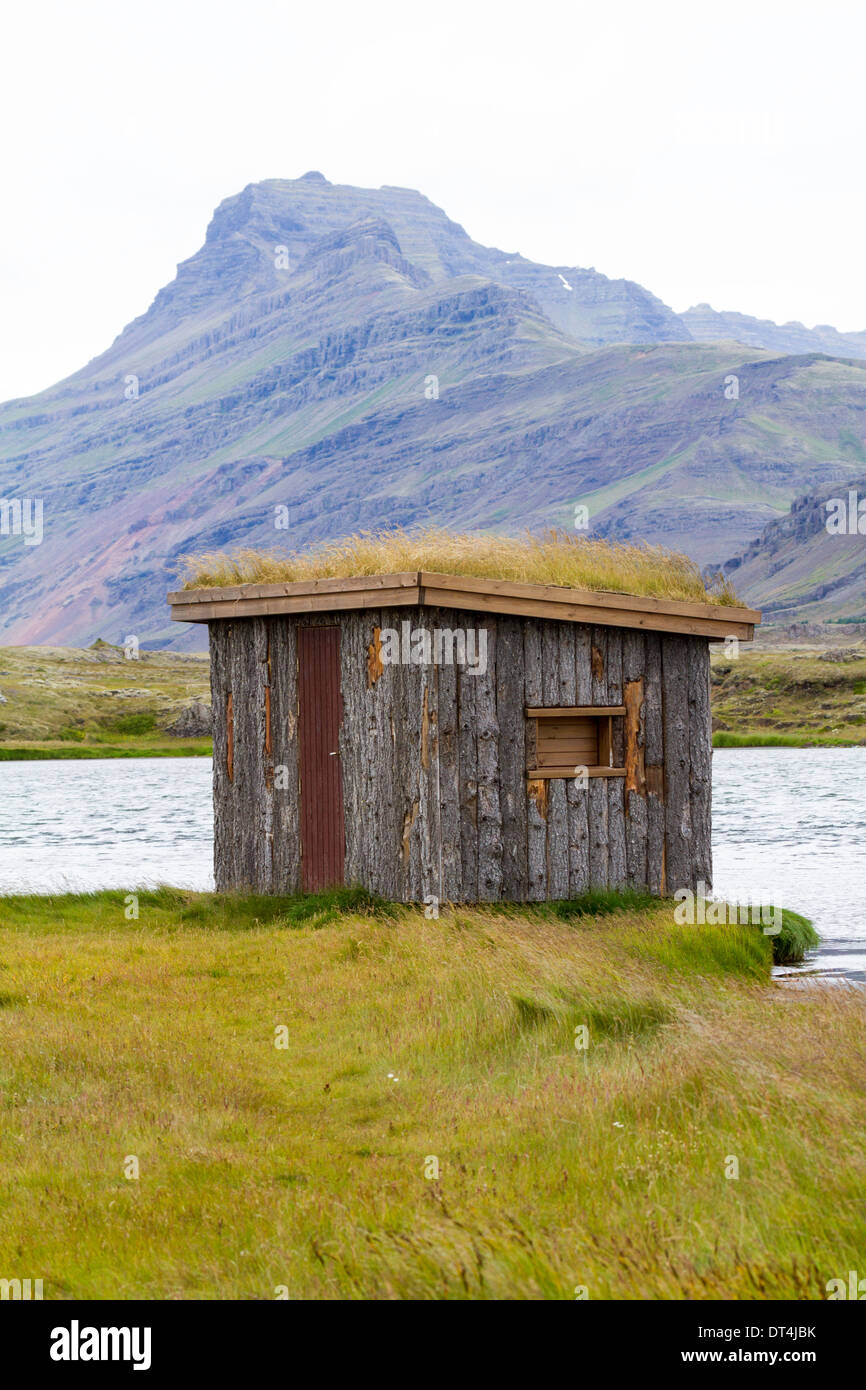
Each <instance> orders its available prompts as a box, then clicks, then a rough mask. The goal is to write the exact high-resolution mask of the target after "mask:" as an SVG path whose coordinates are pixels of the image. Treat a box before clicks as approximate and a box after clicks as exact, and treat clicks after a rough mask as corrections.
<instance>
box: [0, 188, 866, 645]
mask: <svg viewBox="0 0 866 1390" xmlns="http://www.w3.org/2000/svg"><path fill="white" fill-rule="evenodd" d="M864 385H866V362H861V361H857V360H846V361H838V360H833V359H831V358H827V357H825V356H821V355H819V354H816V353H814V352H810V353H806V354H790V353H778V352H771V351H768V350H766V349H765V348H762V347H758V346H746V347H744V346H740V345H738V344H736V343H732V342H730V341H725V342H713V343H709V344H706V343H699V342H697V341H695V339H694V336H693V335H692V332H691V330H690V329H688V328H687V327H686V326H685V325H684V324H683V321H682V320H681V319H679V318H678V317H677V315H675V314H674V313H673V311H672V310H670V309H669V308H667V306H665V305H664V304H662V303H661V301H660V300H658V299H656V298H655V297H654V296H653V295H651V294H649V293H648V292H647V291H646V290H643V289H642V288H641V287H640V286H639V285H636V284H634V283H632V282H630V281H626V280H608V279H606V278H605V277H604V276H603V275H600V274H598V272H596V271H594V270H581V269H579V268H576V267H573V266H561V267H549V266H543V265H539V264H536V263H534V262H531V261H527V260H526V259H525V258H523V257H522V256H519V255H517V254H516V253H512V254H508V253H505V252H502V251H497V250H493V249H490V248H487V247H483V246H480V245H479V244H478V243H476V242H474V241H473V240H472V239H471V238H470V237H469V236H467V234H466V232H465V231H464V230H463V229H462V228H461V227H459V226H458V225H457V224H456V223H454V222H452V221H451V220H450V219H449V218H448V217H447V216H446V215H445V213H444V212H442V211H441V210H440V209H438V208H436V207H435V206H434V205H433V204H432V203H430V202H429V201H428V200H427V199H426V198H424V197H422V196H421V195H420V194H419V193H415V192H413V191H412V190H410V189H400V188H390V187H385V188H382V189H378V190H372V189H357V188H351V187H345V186H338V185H333V184H330V183H328V181H327V180H326V179H324V178H323V176H322V175H321V174H318V173H310V174H307V175H305V176H304V177H303V178H302V179H296V180H269V181H267V182H264V183H259V184H254V185H250V186H249V187H247V188H246V189H244V190H243V192H241V193H240V194H238V195H236V196H235V197H232V198H229V199H227V200H226V201H225V202H223V203H221V204H220V206H219V207H218V208H217V210H216V212H215V214H214V217H213V219H212V221H211V223H210V226H209V227H208V229H207V234H206V237H205V242H204V245H203V246H202V248H201V250H199V251H198V252H197V253H196V254H195V255H194V256H192V257H191V258H190V259H189V260H187V261H185V262H183V263H182V264H181V265H180V266H179V267H178V271H177V275H176V277H175V279H174V280H173V281H172V282H171V284H169V285H167V286H166V287H165V288H164V289H162V290H160V291H159V293H158V294H157V296H156V298H155V300H154V302H153V304H152V305H151V306H150V308H149V309H148V311H147V313H145V314H143V315H142V316H141V317H140V318H137V319H135V320H134V321H133V322H132V323H131V324H129V325H128V327H127V328H125V329H124V330H123V332H122V333H121V334H120V335H119V337H118V338H117V339H116V340H115V342H114V343H113V344H112V345H111V347H110V348H108V350H107V351H106V352H105V353H103V354H102V355H101V356H100V357H97V358H95V359H94V360H93V361H92V362H90V363H88V365H87V366H86V367H84V368H83V369H82V370H81V371H79V372H77V373H75V374H74V375H73V376H71V377H69V378H67V379H66V380H65V381H62V382H60V383H59V384H58V385H57V386H54V387H51V388H49V389H48V390H46V391H44V392H42V393H40V394H39V395H38V396H35V397H31V398H28V399H22V400H17V401H12V402H9V403H7V404H6V405H4V406H2V407H0V498H5V499H6V500H7V503H8V502H9V501H10V499H11V500H12V501H13V502H14V501H15V500H16V499H17V500H18V501H21V500H22V499H42V501H43V506H44V539H43V541H42V544H40V545H30V544H27V543H26V540H27V538H26V537H25V536H23V535H20V534H14V533H13V534H6V535H0V614H2V626H0V631H2V633H3V640H4V641H5V642H7V643H49V642H50V643H55V644H63V645H74V644H85V643H88V642H90V641H91V640H93V639H94V638H95V637H97V636H101V637H103V638H106V639H109V640H112V641H118V640H119V641H122V640H123V639H124V638H125V637H126V636H127V635H129V634H135V635H137V636H138V637H139V638H140V640H141V641H142V642H143V643H145V644H150V645H166V644H172V645H174V646H193V645H196V644H200V642H201V641H202V639H203V634H202V633H201V632H200V631H199V630H192V631H189V630H185V629H182V628H178V627H177V626H176V625H172V624H171V623H170V622H169V621H168V619H167V615H166V609H165V604H164V598H165V591H166V589H167V588H168V587H170V586H171V584H172V583H173V582H174V572H175V570H176V568H177V565H178V562H179V559H180V557H181V556H182V555H183V554H184V553H186V552H189V551H195V550H200V549H213V548H222V547H226V546H232V545H236V544H249V545H256V546H260V547H261V546H264V547H272V546H275V545H278V546H279V545H282V546H285V545H287V544H288V545H292V546H294V545H302V544H306V543H307V542H309V541H314V540H316V539H320V538H324V537H328V536H335V535H339V534H343V533H345V532H347V531H349V530H353V529H358V528H364V527H379V526H382V525H389V524H393V523H398V522H399V523H411V522H413V521H416V520H420V521H424V520H435V521H438V522H443V523H447V524H452V525H456V526H460V527H479V528H480V527H489V528H495V529H500V530H516V529H522V528H523V527H526V526H530V527H533V528H540V527H544V526H550V525H565V526H571V525H572V524H573V520H574V515H575V511H574V508H575V504H578V503H582V504H585V505H586V506H587V507H588V509H589V513H590V528H591V530H592V531H593V532H595V533H597V534H606V535H612V536H618V537H622V538H626V537H632V538H633V537H645V538H647V539H649V540H653V541H660V542H664V543H665V544H669V545H672V546H675V547H678V548H682V549H685V550H687V551H689V552H690V553H691V554H693V555H694V556H695V557H696V558H697V559H698V560H699V561H700V562H701V563H711V562H712V563H718V562H721V561H722V560H724V559H725V557H726V556H728V555H731V554H733V553H735V552H738V551H739V550H741V549H742V547H743V546H744V545H745V544H746V543H748V541H749V540H750V539H751V538H752V537H754V536H756V535H757V534H758V533H759V532H761V530H762V529H763V528H764V527H765V526H766V525H767V523H768V522H770V521H772V520H773V519H774V518H777V517H779V516H781V515H784V514H785V513H787V511H788V509H789V507H790V505H791V502H792V501H793V500H794V499H795V498H796V497H797V496H798V495H803V494H805V493H810V492H813V491H815V490H816V489H819V488H820V487H822V486H823V485H825V484H827V483H835V482H837V481H838V482H839V483H840V484H841V483H842V482H844V481H845V480H846V479H850V478H853V477H856V476H858V475H862V474H863V472H864V470H866V452H864V445H863V428H862V425H863V406H862V401H863V399H864V392H863V388H864ZM4 516H5V518H6V522H7V524H6V528H5V529H6V530H7V531H9V530H10V529H11V530H12V531H13V532H14V530H15V527H14V525H10V520H9V519H10V517H12V520H13V521H14V516H13V514H12V513H11V512H10V510H9V508H8V507H7V509H6V511H5V512H0V529H2V523H3V520H4ZM286 518H288V523H289V529H288V530H286V529H278V523H281V522H282V521H283V520H285V519H286ZM747 596H749V595H747Z"/></svg>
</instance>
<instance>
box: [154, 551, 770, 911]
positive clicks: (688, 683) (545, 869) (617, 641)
mask: <svg viewBox="0 0 866 1390" xmlns="http://www.w3.org/2000/svg"><path fill="white" fill-rule="evenodd" d="M169 603H170V605H171V611H172V617H173V618H175V619H176V620H177V621H180V622H205V623H207V624H208V625H209V629H210V651H211V687H212V694H213V727H214V775H213V778H214V780H213V787H214V813H215V844H214V863H215V875H216V885H217V888H218V889H219V890H226V889H251V890H255V891H257V892H264V893H271V892H273V893H292V892H297V891H315V890H318V889H321V888H324V887H326V886H329V885H333V884H342V883H346V884H360V885H363V886H364V887H366V888H368V889H370V890H371V891H373V892H376V893H379V894H381V895H382V896H384V897H386V898H391V899H396V900H399V901H403V902H407V901H425V900H426V901H428V902H432V901H436V902H477V901H482V902H495V901H497V900H506V901H532V900H540V899H545V898H551V899H553V898H567V897H574V896H576V895H578V894H580V893H582V892H584V891H586V889H588V888H589V887H590V886H611V887H618V886H624V885H633V886H634V887H641V888H643V887H646V888H648V889H650V890H651V891H652V892H654V893H673V892H674V891H675V890H676V889H678V888H692V889H695V888H696V887H697V885H698V883H700V882H703V883H705V884H708V885H709V884H710V883H711V881H712V863H711V852H710V831H711V759H712V752H711V718H710V667H709V643H710V642H711V641H722V640H725V639H728V638H737V639H739V640H746V641H747V640H749V639H750V638H751V637H752V635H753V631H754V624H755V623H756V622H759V621H760V614H758V613H756V612H754V611H752V610H751V609H747V608H735V607H730V606H720V605H718V604H710V603H696V602H685V601H680V600H663V599H657V598H647V597H632V596H628V595H623V594H615V593H592V592H585V591H582V590H575V589H564V588H557V587H553V586H548V585H543V584H517V583H508V582H504V581H499V580H490V579H477V578H462V577H458V576H454V575H443V574H432V573H427V572H425V571H417V570H415V571H411V572H408V573H401V574H382V575H376V576H372V577H371V576H366V577H363V578H351V579H315V580H309V581H304V582H291V583H275V584H245V585H240V586H237V587H234V588H201V589H187V590H181V591H179V592H176V593H172V594H170V595H169Z"/></svg>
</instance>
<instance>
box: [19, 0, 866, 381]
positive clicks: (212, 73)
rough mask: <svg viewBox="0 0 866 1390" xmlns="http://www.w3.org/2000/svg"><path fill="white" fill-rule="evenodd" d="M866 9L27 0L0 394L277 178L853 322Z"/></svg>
mask: <svg viewBox="0 0 866 1390" xmlns="http://www.w3.org/2000/svg"><path fill="white" fill-rule="evenodd" d="M864 40H866V7H864V6H863V4H862V0H851V2H850V3H843V0H823V3H822V4H820V5H815V4H814V3H812V0H809V3H804V0H720V3H710V0H685V3H680V0H638V2H637V3H635V2H634V0H593V3H585V0H562V3H551V0H532V3H526V2H525V0H524V3H520V4H514V3H511V0H485V3H483V4H482V3H478V0H456V2H455V0H433V3H414V4H413V3H412V0H396V2H395V0H367V3H364V0H343V2H342V3H340V4H338V5H337V4H328V3H318V4H317V3H316V0H313V3H312V4H310V3H305V4H304V5H298V4H295V3H292V0H282V2H281V3H271V0H231V3H226V0H206V3H205V2H204V0H147V3H144V4H131V3H124V0H75V3H70V0H48V3H46V2H45V0H42V2H41V3H40V0H28V2H27V3H26V4H17V5H9V6H7V7H6V9H5V13H4V18H3V31H2V52H0V116H2V132H3V136H2V138H3V146H2V148H3V165H2V192H3V208H2V215H0V304H2V318H0V324H2V333H0V339H2V343H0V399H7V398H8V397H10V396H13V395H21V394H25V393H30V392H34V391H38V390H40V389H42V388H43V387H45V386H48V385H49V384H51V383H52V382H54V381H56V380H58V379H59V378H61V377H63V376H65V375H67V374H68V373H70V372H72V371H74V370H76V369H77V368H78V367H80V366H83V364H84V363H85V362H86V361H87V360H88V359H89V358H90V357H92V356H94V355H95V354H96V353H98V352H100V351H102V349H103V348H105V347H107V346H108V344H109V343H110V342H111V340H112V339H113V338H114V337H115V336H116V334H117V333H118V332H119V331H120V329H121V328H122V327H123V326H124V324H126V323H127V322H128V321H129V320H130V319H131V318H133V317H135V315H137V314H139V313H141V312H143V311H144V310H145V309H146V308H147V306H148V304H149V303H150V301H151V300H152V298H153V296H154V294H155V293H156V291H157V290H158V289H159V288H160V287H161V286H162V285H163V284H165V283H166V282H167V281H168V280H170V279H171V278H172V276H173V274H174V269H175V265H176V263H177V262H178V261H180V260H183V259H184V258H186V257H187V256H189V255H191V254H192V253H193V252H194V251H195V250H196V249H197V248H198V247H199V246H200V245H201V243H202V241H203V239H204V232H205V227H206V225H207V222H208V220H209V218H210V214H211V212H212V210H213V208H214V207H215V206H216V204H217V203H218V202H219V201H220V200H221V199H222V198H224V197H227V196H228V195H229V194H232V193H236V192H238V191H239V190H240V189H241V188H242V187H243V186H244V185H245V184H247V183H250V182H252V181H254V180H257V179H263V178H295V177H298V176H299V175H301V174H303V173H305V172H306V171H307V170H308V169H319V170H321V171H322V172H323V173H324V174H325V176H326V177H327V178H329V179H330V180H331V181H332V182H335V183H353V184H360V185H365V186H373V187H378V186H379V185H380V184H383V183H391V184H402V185H406V186H409V187H413V188H418V189H420V190H421V191H422V192H423V193H425V194H426V195H427V196H428V197H429V198H431V199H432V200H433V201H434V202H436V203H438V204H439V205H440V206H442V207H443V208H444V209H445V210H446V212H448V214H449V215H450V216H451V217H453V218H454V219H455V220H456V221H457V222H460V223H462V225H463V226H464V227H465V228H466V230H467V231H468V232H469V233H470V235H471V236H473V237H475V238H476V239H477V240H479V241H482V242H486V243H487V244H490V245H494V246H499V247H501V248H502V249H504V250H508V251H521V252H522V253H523V254H524V255H526V256H530V257H532V258H533V259H536V260H540V261H545V262H551V263H553V264H566V265H581V266H595V267H596V269H598V270H601V271H603V272H604V273H605V274H607V275H613V276H618V275H625V276H628V277H629V278H630V279H633V280H637V281H639V282H640V283H641V284H643V285H645V286H646V287H647V288H648V289H650V290H652V291H653V292H654V293H655V294H657V295H659V296H660V297H661V298H662V299H664V300H666V301H667V302H668V303H669V304H671V305H672V306H673V307H674V308H675V309H680V310H682V309H685V308H687V307H688V306H689V305H690V304H694V303H698V302H700V301H708V302H709V303H711V304H712V305H713V307H714V308H727V309H738V310H740V311H742V312H744V313H752V314H756V315H758V316H760V317H766V318H773V319H776V320H778V321H785V320H787V319H800V320H802V321H803V322H805V323H807V324H808V325H810V326H811V325H812V324H814V323H821V322H823V323H833V324H835V325H836V327H839V328H843V329H866V277H864V275H863V273H862V259H863V246H864V217H863V213H864V202H866V194H864V183H866V180H864V163H866V158H864V149H866V145H864V138H863V137H864V123H866V116H864V110H866V105H864V95H863V93H864V86H863V63H864V46H866V45H864Z"/></svg>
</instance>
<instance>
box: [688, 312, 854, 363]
mask: <svg viewBox="0 0 866 1390" xmlns="http://www.w3.org/2000/svg"><path fill="white" fill-rule="evenodd" d="M679 317H680V322H681V323H682V324H683V325H684V326H685V327H686V328H687V329H688V331H689V333H690V334H691V336H692V337H693V338H694V339H695V340H696V341H697V342H702V343H717V342H725V341H727V342H737V343H744V344H745V345H746V346H749V347H763V348H769V349H770V351H771V352H786V353H788V352H824V353H827V354H829V356H831V357H866V333H840V332H839V330H838V329H837V328H832V327H831V326H830V325H829V324H827V323H819V324H818V325H817V326H816V327H815V328H806V327H805V326H804V325H803V324H802V323H782V324H778V323H771V321H770V320H769V319H754V318H750V317H749V315H748V314H732V313H717V312H716V310H715V309H711V308H710V306H709V304H696V305H695V306H694V307H693V308H691V309H687V310H686V312H685V313H684V314H680V316H679Z"/></svg>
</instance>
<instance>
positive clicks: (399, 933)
mask: <svg viewBox="0 0 866 1390" xmlns="http://www.w3.org/2000/svg"><path fill="white" fill-rule="evenodd" d="M588 908H589V902H588V901H586V900H584V901H583V903H581V904H578V905H575V906H573V907H569V906H567V905H553V906H548V905H539V906H537V907H536V906H534V907H532V908H516V907H509V908H505V909H503V910H499V909H498V908H494V907H490V908H489V909H480V908H479V909H469V908H462V909H460V910H459V911H454V912H450V911H448V912H443V913H442V916H441V917H440V918H439V919H438V920H435V919H433V920H428V919H427V918H426V917H425V916H424V914H423V912H422V911H421V910H420V909H417V910H416V909H412V908H402V907H395V906H394V905H392V904H387V903H382V902H380V901H378V900H377V899H375V898H371V897H370V896H369V895H368V894H366V893H363V892H361V891H360V890H344V891H341V892H339V893H332V894H327V895H323V896H322V897H318V898H311V899H303V898H267V897H231V896H228V897H226V896H223V897H220V896H217V895H213V894H193V893H184V892H180V891H177V890H172V889H161V890H158V891H154V892H141V893H139V894H138V901H137V910H138V916H137V918H136V917H134V918H133V920H128V919H127V916H126V913H127V912H128V911H129V910H130V902H129V901H128V898H127V895H125V894H123V893H119V892H118V893H98V894H92V895H84V896H75V895H65V896H57V897H14V898H6V899H0V1107H2V1112H3V1113H2V1117H0V1209H2V1221H0V1270H2V1272H3V1275H4V1277H6V1278H14V1277H21V1278H24V1277H31V1278H42V1279H43V1280H44V1284H45V1296H46V1298H55V1299H63V1298H71V1297H81V1298H110V1297H118V1298H124V1299H128V1298H139V1297H140V1298H179V1299H185V1298H244V1299H271V1298H274V1297H275V1296H276V1291H277V1290H278V1289H281V1288H285V1289H287V1290H288V1293H289V1295H290V1297H292V1298H316V1299H338V1298H398V1299H399V1298H454V1299H465V1298H473V1299H474V1298H480V1299H484V1298H545V1299H546V1298H554V1299H558V1298H562V1299H569V1300H571V1299H573V1298H574V1292H575V1288H576V1287H577V1286H585V1287H586V1288H587V1289H588V1292H589V1296H590V1297H591V1298H608V1297H613V1298H674V1299H680V1298H683V1299H685V1298H688V1299H694V1298H697V1299H708V1298H744V1299H748V1298H783V1297H798V1298H821V1297H824V1296H825V1288H824V1286H825V1284H826V1281H827V1280H828V1279H829V1278H833V1277H836V1276H837V1275H838V1274H839V1273H840V1271H841V1272H843V1273H844V1271H846V1270H848V1269H849V1268H856V1267H857V1263H858V1260H859V1259H860V1257H861V1255H862V1251H863V1248H864V1241H866V1210H864V1207H863V1202H862V1192H863V1189H864V1183H866V1150H864V1144H863V1128H864V1120H866V1095H864V1091H863V1087H862V1075H863V1069H864V1064H866V1028H864V1023H866V1009H864V1000H863V997H862V995H861V994H860V993H859V992H857V991H853V990H851V991H841V990H835V991H834V990H830V989H828V988H822V987H821V986H820V985H818V986H815V987H813V988H812V989H810V990H808V991H800V990H798V991H796V992H795V991H788V990H787V989H786V987H784V986H779V985H777V984H775V983H773V982H771V980H770V968H771V960H772V949H773V947H772V945H771V941H770V939H769V938H768V937H765V936H763V935H762V933H761V932H760V931H759V930H756V929H755V928H753V927H747V926H724V927H723V926H701V927H695V926H691V927H689V926H680V925H677V924H676V922H675V921H674V917H673V904H672V903H665V902H661V903H660V902H657V901H656V902H653V903H652V904H649V905H647V904H643V903H638V902H636V901H634V899H624V900H622V901H621V902H620V903H619V904H617V902H616V901H615V900H614V899H613V898H612V897H611V895H603V896H602V897H600V898H599V899H598V900H597V901H596V903H595V906H594V907H593V908H592V910H587V909H588ZM792 920H793V919H792ZM280 1029H284V1030H285V1032H284V1033H280V1032H278V1030H280ZM583 1030H585V1032H584V1031H583ZM282 1040H285V1042H286V1043H287V1046H285V1047H279V1046H276V1045H275V1043H276V1042H277V1041H282ZM584 1042H585V1043H586V1046H583V1045H582V1044H583V1043H584ZM576 1044H578V1045H577V1046H576ZM731 1156H734V1157H736V1159H737V1161H738V1164H739V1177H738V1178H737V1179H735V1180H729V1179H726V1177H725V1171H726V1167H728V1168H729V1167H730V1158H731ZM133 1157H134V1158H135V1159H136V1160H137V1163H138V1170H139V1176H138V1178H137V1179H134V1178H133V1179H129V1178H128V1177H127V1176H125V1173H126V1172H127V1171H129V1170H130V1159H131V1158H133ZM437 1167H438V1176H437V1175H436V1169H437Z"/></svg>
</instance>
